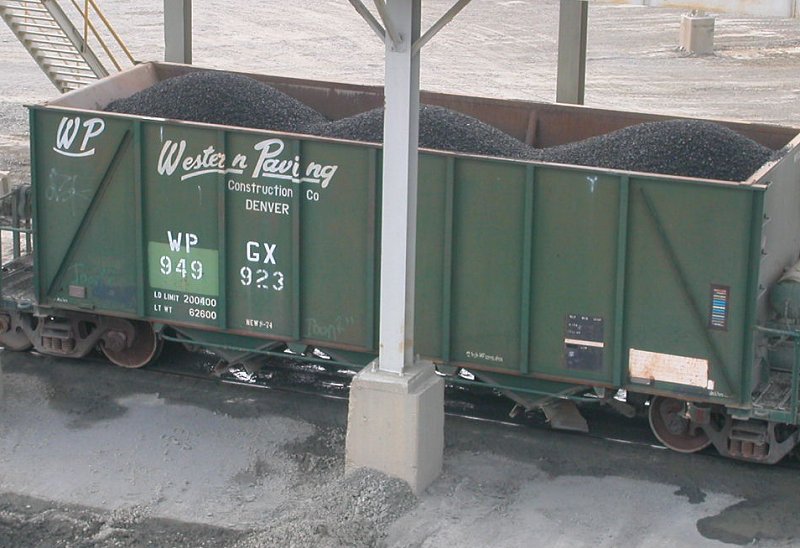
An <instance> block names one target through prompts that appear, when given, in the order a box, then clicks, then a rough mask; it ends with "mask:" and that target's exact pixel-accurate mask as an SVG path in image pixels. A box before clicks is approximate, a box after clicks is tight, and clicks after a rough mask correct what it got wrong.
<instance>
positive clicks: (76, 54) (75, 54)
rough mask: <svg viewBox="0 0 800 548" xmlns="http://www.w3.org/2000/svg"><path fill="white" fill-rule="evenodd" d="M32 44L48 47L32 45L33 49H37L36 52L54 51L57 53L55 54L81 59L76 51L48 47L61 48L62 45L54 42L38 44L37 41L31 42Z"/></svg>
mask: <svg viewBox="0 0 800 548" xmlns="http://www.w3.org/2000/svg"><path fill="white" fill-rule="evenodd" d="M31 42H32V43H33V44H46V45H43V46H35V45H31V49H35V50H36V51H52V52H55V53H66V54H68V55H74V56H75V57H80V54H78V53H76V52H74V51H70V50H68V49H54V48H53V47H48V46H60V45H61V44H54V43H52V42H36V41H33V40H31Z"/></svg>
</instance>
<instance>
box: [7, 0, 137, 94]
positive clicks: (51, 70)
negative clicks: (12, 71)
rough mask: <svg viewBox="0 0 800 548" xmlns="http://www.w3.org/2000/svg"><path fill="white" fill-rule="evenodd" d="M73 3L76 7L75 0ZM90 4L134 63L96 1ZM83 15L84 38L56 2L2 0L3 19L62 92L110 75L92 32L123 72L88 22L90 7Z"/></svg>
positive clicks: (45, 0)
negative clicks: (90, 36) (92, 41)
mask: <svg viewBox="0 0 800 548" xmlns="http://www.w3.org/2000/svg"><path fill="white" fill-rule="evenodd" d="M72 2H73V4H74V5H75V6H76V8H77V4H76V3H75V0H72ZM91 5H92V6H93V7H94V8H95V9H96V10H97V13H98V14H99V15H100V17H101V19H102V21H103V23H105V24H106V27H107V28H108V29H109V30H110V32H111V33H112V35H113V36H114V38H115V39H116V40H117V42H118V43H119V44H120V46H121V47H122V49H123V51H124V52H125V53H126V54H127V55H128V57H129V58H130V59H131V61H133V58H132V57H131V56H130V53H129V52H128V51H127V48H125V46H124V44H122V42H121V40H120V39H119V37H118V36H117V35H116V33H115V32H114V31H113V29H111V27H110V25H109V24H108V21H107V20H106V19H105V17H104V16H103V15H102V14H101V13H100V12H99V10H98V9H97V6H96V5H95V4H94V2H91ZM87 6H88V3H87ZM81 15H82V17H83V21H82V23H83V25H84V34H83V36H82V35H81V33H80V32H79V31H78V30H77V29H76V28H75V26H74V25H73V24H72V21H71V20H70V18H69V16H68V15H67V14H66V13H65V12H64V10H63V9H62V8H61V6H60V5H59V4H58V2H57V1H56V0H0V17H2V18H3V20H4V21H5V22H6V24H7V25H8V26H9V28H10V29H11V30H12V32H13V33H14V35H15V36H16V37H17V39H18V40H19V41H20V42H21V43H22V45H23V46H25V49H27V50H28V52H29V53H30V54H31V56H32V57H33V58H34V60H35V61H36V63H37V64H38V65H39V67H40V68H41V69H42V71H44V73H45V74H46V75H47V77H48V78H49V79H50V81H51V82H53V84H54V85H55V86H56V88H58V90H59V91H61V92H62V93H65V92H67V91H71V90H73V89H78V88H80V87H83V86H85V85H87V84H90V83H92V82H93V81H95V80H97V79H98V78H102V77H104V76H108V70H107V69H106V67H105V66H104V65H103V63H102V62H101V61H100V59H99V58H98V56H97V55H95V53H94V52H93V51H92V49H91V48H90V47H89V46H88V44H87V38H88V31H89V30H90V29H91V31H92V33H93V34H94V35H95V36H96V37H97V39H98V43H99V44H100V45H101V46H102V47H103V50H105V52H106V54H107V55H108V57H109V60H110V61H111V63H113V65H114V66H115V68H116V69H117V70H120V66H119V64H118V63H117V61H116V60H115V59H114V57H113V55H112V54H111V51H110V50H109V48H108V46H107V45H106V43H105V42H104V41H103V39H102V37H101V36H100V35H99V33H98V31H97V29H96V28H95V26H94V24H92V22H91V21H89V18H88V8H87V13H82V14H81Z"/></svg>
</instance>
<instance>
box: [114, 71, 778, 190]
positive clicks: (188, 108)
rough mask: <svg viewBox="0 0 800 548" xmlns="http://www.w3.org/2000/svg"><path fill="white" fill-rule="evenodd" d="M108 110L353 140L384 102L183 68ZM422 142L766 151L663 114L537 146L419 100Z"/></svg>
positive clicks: (684, 162) (725, 167)
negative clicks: (348, 102) (351, 104)
mask: <svg viewBox="0 0 800 548" xmlns="http://www.w3.org/2000/svg"><path fill="white" fill-rule="evenodd" d="M106 110H108V111H110V112H120V113H127V114H135V115H140V116H155V117H160V118H172V119H177V120H190V121H196V122H206V123H213V124H223V125H229V126H240V127H247V128H257V129H268V130H274V131H287V132H293V133H306V134H310V135H319V136H323V137H334V138H339V139H348V140H353V141H364V142H370V143H381V142H382V141H383V108H377V109H373V110H369V111H367V112H362V113H360V114H356V115H354V116H350V117H348V118H342V119H340V120H335V121H332V122H331V121H328V120H327V119H326V118H325V117H324V116H323V115H322V114H320V113H319V112H317V111H316V110H314V109H312V108H311V107H309V106H308V105H305V104H303V103H302V102H300V101H298V100H297V99H294V98H292V97H290V96H288V95H286V94H285V93H283V92H281V91H278V90H276V89H275V88H273V87H271V86H268V85H266V84H263V83H261V82H258V81H256V80H254V79H252V78H249V77H247V76H242V75H238V74H231V73H226V72H206V71H200V72H192V73H189V74H186V75H184V76H177V77H174V78H169V79H167V80H163V81H162V82H159V83H158V84H156V85H154V86H152V87H150V88H148V89H145V90H143V91H141V92H139V93H136V94H134V95H132V96H131V97H128V98H126V99H120V100H117V101H114V102H112V103H111V104H110V105H108V107H107V109H106ZM419 126H420V132H419V146H420V147H422V148H428V149H435V150H445V151H451V152H461V153H466V154H480V155H485V156H498V157H503V158H514V159H524V160H534V161H541V162H549V163H559V164H570V165H581V166H589V167H600V168H608V169H618V170H625V171H640V172H645V173H660V174H664V175H678V176H684V177H694V178H703V179H717V180H725V181H743V180H746V179H747V178H749V177H750V176H751V175H752V174H753V173H754V172H755V171H756V170H757V169H758V168H759V167H761V166H762V165H764V163H765V162H767V161H768V160H769V159H770V158H771V157H772V155H773V151H772V150H770V149H769V148H767V147H764V146H762V145H760V144H758V143H756V142H755V141H753V140H752V139H749V138H747V137H745V136H743V135H740V134H738V133H736V132H735V131H733V130H731V129H728V128H726V127H725V126H723V125H721V124H717V123H714V122H706V121H701V120H668V121H663V122H648V123H644V124H637V125H633V126H630V127H626V128H623V129H620V130H617V131H613V132H611V133H608V134H605V135H600V136H597V137H591V138H589V139H585V140H583V141H578V142H575V143H569V144H565V145H560V146H555V147H550V148H544V149H536V148H533V147H531V146H529V145H527V144H525V143H523V142H522V141H520V140H518V139H515V138H514V137H512V136H510V135H508V134H506V133H504V132H503V131H501V130H499V129H497V128H495V127H493V126H491V125H489V124H486V123H484V122H481V121H480V120H477V119H476V118H473V117H471V116H467V115H466V114H461V113H459V112H456V111H453V110H450V109H447V108H444V107H440V106H433V105H422V106H421V107H420V122H419Z"/></svg>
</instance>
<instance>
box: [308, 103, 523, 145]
mask: <svg viewBox="0 0 800 548" xmlns="http://www.w3.org/2000/svg"><path fill="white" fill-rule="evenodd" d="M310 132H311V133H313V134H314V135H320V136H323V137H335V138H338V139H350V140H353V141H366V142H371V143H382V142H383V108H376V109H373V110H368V111H367V112H362V113H360V114H356V115H355V116H350V117H349V118H342V119H340V120H336V121H333V122H329V123H327V124H319V125H316V126H313V127H311V128H310ZM419 146H420V147H421V148H432V149H436V150H447V151H451V152H464V153H467V154H483V155H485V156H501V157H503V158H526V157H527V156H528V154H530V150H531V147H529V146H528V145H526V144H525V143H523V142H522V141H520V140H519V139H515V138H514V137H512V136H511V135H508V134H507V133H504V132H502V131H500V130H499V129H497V128H496V127H494V126H490V125H489V124H485V123H483V122H481V121H480V120H478V119H477V118H473V117H472V116H467V115H466V114H461V113H460V112H456V111H454V110H450V109H448V108H445V107H440V106H435V105H420V109H419Z"/></svg>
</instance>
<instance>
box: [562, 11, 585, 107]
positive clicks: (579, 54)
mask: <svg viewBox="0 0 800 548" xmlns="http://www.w3.org/2000/svg"><path fill="white" fill-rule="evenodd" d="M588 21H589V2H587V1H586V0H561V7H560V8H559V18H558V77H557V84H556V102H559V103H574V104H576V105H582V104H583V92H584V89H585V87H586V29H587V27H588Z"/></svg>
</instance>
